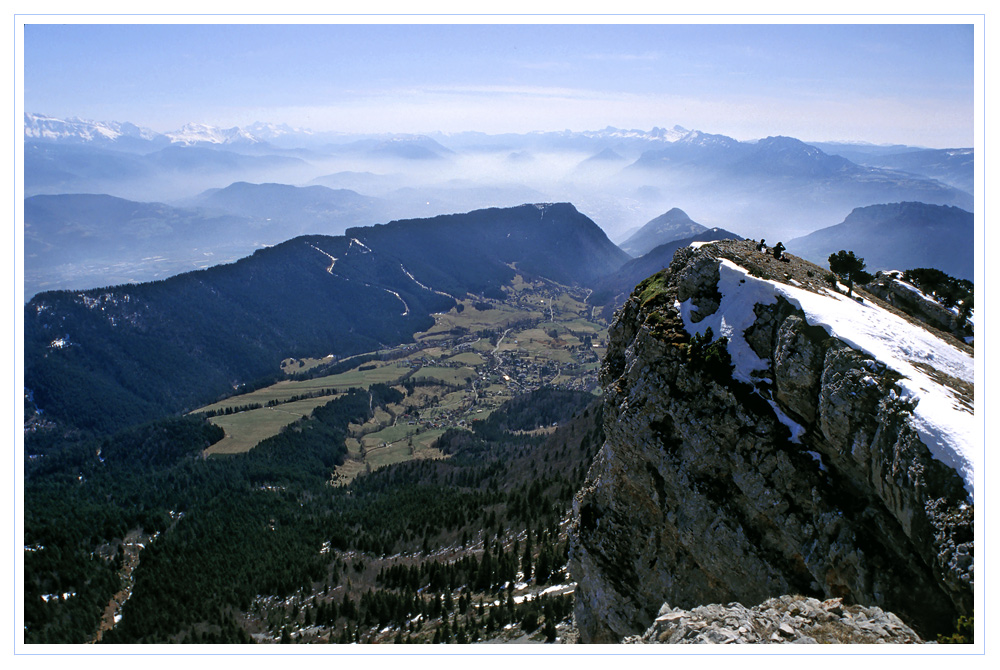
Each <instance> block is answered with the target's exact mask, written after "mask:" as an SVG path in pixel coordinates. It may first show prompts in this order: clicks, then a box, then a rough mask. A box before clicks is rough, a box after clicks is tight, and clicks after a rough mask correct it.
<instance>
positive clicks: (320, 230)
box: [24, 182, 387, 298]
mask: <svg viewBox="0 0 1000 670" xmlns="http://www.w3.org/2000/svg"><path fill="white" fill-rule="evenodd" d="M186 203H187V204H188V205H189V206H185V207H174V206H171V205H167V204H164V203H151V202H135V201H132V200H128V199H124V198H117V197H114V196H110V195H102V194H61V195H37V196H32V197H30V198H27V199H25V216H24V219H25V295H26V297H27V298H30V297H31V296H32V295H34V294H35V293H37V292H39V291H42V290H53V289H67V288H72V289H81V288H90V287H94V286H109V285H113V284H123V283H137V282H143V281H151V280H155V279H163V278H166V277H169V276H172V275H176V274H179V273H181V272H187V271H189V270H197V269H201V268H205V267H208V266H210V265H218V264H219V263H223V262H230V261H234V260H236V259H238V258H241V257H243V256H246V255H248V254H250V253H253V251H254V250H256V249H259V248H261V247H263V246H269V245H273V244H278V243H280V242H282V241H284V240H287V239H290V238H292V237H295V236H297V235H303V234H327V235H336V234H340V233H343V232H344V230H345V229H347V228H348V227H351V226H358V225H370V224H372V223H375V222H376V221H380V220H381V221H384V220H385V218H386V217H385V216H384V215H385V214H387V211H386V208H385V206H384V204H383V203H382V201H380V200H377V199H374V198H367V197H365V196H361V195H358V194H357V193H355V192H353V191H347V190H336V191H335V190H332V189H328V188H325V187H322V186H313V187H306V188H299V187H295V186H286V185H284V184H248V183H246V182H237V183H235V184H231V185H230V186H227V187H225V188H222V189H214V190H210V191H206V192H205V193H203V194H201V195H200V196H198V197H196V198H191V199H189V200H187V201H186Z"/></svg>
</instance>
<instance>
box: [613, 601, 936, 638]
mask: <svg viewBox="0 0 1000 670" xmlns="http://www.w3.org/2000/svg"><path fill="white" fill-rule="evenodd" d="M624 642H625V644H888V643H894V644H912V643H920V642H923V640H921V639H920V636H919V635H917V634H916V633H915V632H914V631H913V629H912V628H910V627H909V626H907V625H906V624H905V623H903V622H902V621H900V619H899V617H897V616H896V615H895V614H893V613H892V612H883V611H882V610H881V609H880V608H878V607H861V606H860V605H852V606H846V605H844V603H843V601H842V600H841V599H840V598H832V599H830V600H825V601H823V602H820V601H819V600H816V599H815V598H803V597H793V596H782V597H780V598H771V599H770V600H767V601H766V602H764V603H762V604H760V605H758V606H756V607H752V608H747V607H744V606H743V605H741V604H740V603H730V604H729V605H702V606H699V607H695V608H694V609H693V610H690V611H688V610H682V609H680V608H679V607H670V606H669V605H664V606H663V607H662V608H660V613H659V615H658V616H657V617H656V620H655V621H653V625H651V626H650V627H649V628H648V629H647V630H646V632H645V633H643V634H642V635H633V636H629V637H627V638H625V640H624Z"/></svg>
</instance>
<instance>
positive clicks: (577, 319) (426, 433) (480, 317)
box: [193, 275, 607, 485]
mask: <svg viewBox="0 0 1000 670" xmlns="http://www.w3.org/2000/svg"><path fill="white" fill-rule="evenodd" d="M504 294H505V295H504V299H503V300H497V299H490V298H486V297H483V296H467V297H466V298H465V299H462V300H459V301H458V303H457V305H456V306H455V307H453V308H452V309H451V310H450V311H448V312H447V313H441V314H435V315H434V319H435V323H434V326H433V327H432V328H430V329H429V330H427V331H425V332H422V333H417V334H416V335H415V336H414V341H413V342H412V343H409V344H405V345H401V346H398V347H392V348H386V349H383V350H379V351H375V352H368V353H364V354H359V355H356V356H352V357H347V358H344V359H339V360H338V359H337V358H335V357H333V356H327V357H324V358H306V359H295V358H287V359H285V360H284V361H282V366H281V367H282V370H283V371H284V373H285V377H286V378H285V379H283V380H281V381H279V382H277V383H275V384H272V385H269V386H266V387H264V388H259V389H256V390H253V391H251V392H248V393H239V394H235V395H232V396H230V397H227V398H225V399H223V400H220V401H219V402H216V403H213V404H211V405H208V406H205V407H202V408H200V409H198V410H195V412H193V413H200V414H206V415H208V416H209V419H210V421H212V422H213V423H215V424H216V425H219V426H220V427H222V428H223V429H224V430H225V432H226V437H225V438H224V439H222V440H221V441H219V442H218V443H216V444H214V445H213V446H212V447H210V448H209V449H208V450H207V451H206V453H205V455H206V456H212V455H222V454H235V453H242V452H245V451H247V450H249V449H252V448H253V447H254V446H256V444H258V443H260V442H261V441H263V440H264V439H266V438H268V437H271V436H272V435H275V434H277V433H278V432H279V431H281V430H282V429H284V428H285V427H286V426H288V425H290V424H292V423H294V422H295V421H298V420H302V419H304V418H305V417H308V416H309V415H310V414H311V412H312V411H313V409H315V408H316V407H318V406H320V405H323V404H325V403H327V402H329V401H330V400H332V399H333V398H334V397H335V396H336V395H337V394H339V393H343V392H345V391H346V390H348V389H349V388H367V387H369V386H371V385H372V384H387V385H390V386H392V387H394V388H396V389H397V390H400V391H401V392H403V394H404V396H405V397H404V398H403V399H402V400H401V401H400V402H399V403H397V404H391V405H389V406H387V407H386V408H385V409H384V410H383V409H377V410H376V411H375V416H374V417H373V418H372V419H370V420H369V421H368V422H367V423H366V424H364V425H352V426H351V436H350V437H349V438H348V440H347V448H348V453H349V455H348V458H347V460H346V461H345V463H344V464H343V465H342V466H340V467H339V468H337V471H336V473H335V474H334V476H333V478H332V480H331V484H335V485H342V484H347V483H349V482H350V481H352V480H353V479H354V478H355V477H357V476H358V475H359V474H363V473H365V472H370V471H372V470H374V469H377V468H379V467H383V466H385V465H389V464H392V463H399V462H402V461H407V460H415V459H426V458H442V457H443V456H444V455H443V454H442V453H441V452H440V451H439V450H438V449H437V448H436V447H435V443H436V441H437V439H438V438H439V437H440V436H441V435H442V434H443V433H444V432H445V431H446V430H448V429H450V428H459V429H462V428H468V427H470V426H471V424H472V422H473V421H476V420H481V419H485V418H486V417H488V416H489V414H490V412H492V411H493V410H494V409H495V408H497V407H499V406H500V405H502V404H503V403H504V402H506V401H508V400H510V399H511V398H513V397H516V396H519V395H521V394H524V393H528V392H531V391H533V390H536V389H539V388H542V387H553V388H561V389H570V390H577V391H585V392H590V393H595V394H597V393H598V392H599V389H598V381H597V373H598V368H599V367H600V361H601V359H602V357H603V355H604V351H605V349H604V348H605V346H606V344H607V332H606V331H607V324H606V323H605V322H603V321H602V320H599V319H598V318H596V317H595V311H596V310H594V309H593V308H592V307H591V306H590V305H588V304H587V298H588V297H589V291H587V290H585V289H576V288H570V287H566V286H562V285H559V284H556V283H554V282H551V281H548V280H528V279H525V278H524V277H522V276H521V275H517V276H516V277H515V279H514V281H513V282H512V283H511V284H510V285H509V286H507V287H505V289H504ZM552 429H554V426H550V427H548V428H542V429H539V430H552Z"/></svg>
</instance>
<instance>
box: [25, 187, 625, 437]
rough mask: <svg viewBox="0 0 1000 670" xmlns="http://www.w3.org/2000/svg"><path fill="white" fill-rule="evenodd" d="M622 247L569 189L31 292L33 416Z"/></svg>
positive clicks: (90, 411) (248, 371)
mask: <svg viewBox="0 0 1000 670" xmlns="http://www.w3.org/2000/svg"><path fill="white" fill-rule="evenodd" d="M626 260H628V257H627V255H626V254H625V253H624V252H623V251H621V250H620V249H618V247H616V246H615V245H614V244H612V243H611V241H610V240H608V239H607V236H606V235H605V234H604V232H603V231H602V230H601V229H600V228H598V227H597V225H596V224H595V223H594V222H593V221H591V220H590V219H588V218H587V217H585V216H584V215H582V214H580V213H579V212H578V211H577V210H576V209H575V208H574V207H573V206H572V205H568V204H552V205H524V206H520V207H515V208H510V209H491V210H481V211H476V212H469V213H468V214H461V215H450V216H441V217H436V218H434V219H418V220H409V221H394V222H392V223H389V224H385V225H381V226H374V227H369V228H352V229H350V230H348V231H347V233H346V234H345V235H343V236H337V237H330V236H321V235H313V236H306V237H299V238H295V239H292V240H289V241H287V242H284V243H282V244H279V245H276V246H274V247H270V248H267V249H261V250H259V251H257V252H255V253H254V254H253V255H252V256H250V257H248V258H244V259H242V260H240V261H238V262H236V263H232V264H229V265H220V266H215V267H212V268H208V269H206V270H201V271H198V272H190V273H187V274H182V275H179V276H176V277H171V278H170V279H166V280H163V281H158V282H152V283H146V284H133V285H124V286H118V287H113V288H109V289H95V290H90V291H82V292H69V291H53V292H46V293H41V294H39V295H37V296H35V297H34V298H33V299H32V300H31V301H30V302H29V303H28V304H27V305H26V306H25V327H24V338H25V386H26V387H27V388H29V389H31V390H32V392H33V394H34V398H35V402H36V403H37V405H38V406H39V407H40V408H42V409H43V410H44V411H45V412H46V416H49V417H51V418H52V419H54V420H57V421H60V422H63V423H64V424H65V425H68V426H77V427H79V428H82V429H86V430H92V431H98V432H102V431H106V430H110V429H113V428H118V427H122V426H125V425H129V424H132V423H136V422H139V421H144V420H148V419H152V418H155V417H157V416H160V415H162V414H164V413H166V412H172V411H177V410H181V409H185V408H187V409H190V408H193V407H195V406H197V405H198V404H202V403H204V402H205V401H208V400H212V399H215V398H217V397H218V396H219V395H220V394H222V393H224V392H226V391H231V390H232V389H233V388H234V387H237V386H239V385H240V384H244V383H248V382H252V381H254V380H257V379H259V378H261V377H264V376H266V375H273V374H275V373H276V372H277V371H278V370H279V364H280V362H281V360H282V359H284V358H287V357H297V358H301V357H305V356H325V355H327V354H331V353H332V354H336V355H348V354H354V353H358V352H361V351H372V350H375V349H379V348H381V347H384V346H388V345H395V344H399V343H401V342H406V341H409V340H410V338H411V337H412V335H413V333H415V332H419V331H421V330H425V329H427V328H429V327H430V326H431V325H433V322H434V321H433V318H432V317H431V316H430V315H431V314H432V313H433V312H438V311H443V310H447V309H449V308H451V307H452V306H453V305H454V304H455V300H454V299H453V298H452V297H450V295H456V296H464V295H465V294H466V293H467V292H471V293H474V294H483V295H496V296H499V295H501V287H502V286H503V285H504V284H505V283H507V282H509V281H511V279H513V277H514V274H515V269H514V268H515V267H516V268H517V272H521V273H523V274H527V275H538V276H544V277H547V278H549V279H553V280H555V281H558V282H562V283H567V284H583V285H586V284H587V283H588V282H591V281H593V280H594V279H595V278H596V277H598V276H600V275H603V274H607V273H608V272H610V271H611V270H613V269H615V268H617V267H618V266H619V265H620V264H621V263H622V262H624V261H626ZM449 294H450V295H449Z"/></svg>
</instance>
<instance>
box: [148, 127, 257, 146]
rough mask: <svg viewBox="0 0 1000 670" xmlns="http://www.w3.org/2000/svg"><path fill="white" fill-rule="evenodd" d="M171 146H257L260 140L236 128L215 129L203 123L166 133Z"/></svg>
mask: <svg viewBox="0 0 1000 670" xmlns="http://www.w3.org/2000/svg"><path fill="white" fill-rule="evenodd" d="M166 135H167V137H169V138H170V141H171V142H172V143H173V144H182V145H185V146H191V145H193V144H259V143H260V142H262V140H260V139H258V138H257V137H255V136H253V135H251V134H250V133H249V132H247V131H245V130H243V129H242V128H240V127H238V126H234V127H232V128H216V127H215V126H209V125H205V124H204V123H188V124H185V125H184V126H182V127H181V129H180V130H176V131H174V132H171V133H166Z"/></svg>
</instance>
